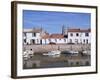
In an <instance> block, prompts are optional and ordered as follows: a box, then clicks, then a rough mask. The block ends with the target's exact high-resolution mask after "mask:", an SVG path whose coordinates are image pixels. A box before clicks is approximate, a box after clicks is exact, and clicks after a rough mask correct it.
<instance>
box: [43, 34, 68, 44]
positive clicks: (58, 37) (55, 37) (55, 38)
mask: <svg viewBox="0 0 100 80" xmlns="http://www.w3.org/2000/svg"><path fill="white" fill-rule="evenodd" d="M50 43H55V44H65V43H67V38H64V35H62V34H51V35H45V36H43V37H42V44H50Z"/></svg>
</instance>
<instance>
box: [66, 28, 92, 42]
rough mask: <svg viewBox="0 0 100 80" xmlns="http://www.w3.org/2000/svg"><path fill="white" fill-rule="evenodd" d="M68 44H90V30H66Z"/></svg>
mask: <svg viewBox="0 0 100 80" xmlns="http://www.w3.org/2000/svg"><path fill="white" fill-rule="evenodd" d="M67 36H68V43H75V44H90V43H91V30H90V29H67Z"/></svg>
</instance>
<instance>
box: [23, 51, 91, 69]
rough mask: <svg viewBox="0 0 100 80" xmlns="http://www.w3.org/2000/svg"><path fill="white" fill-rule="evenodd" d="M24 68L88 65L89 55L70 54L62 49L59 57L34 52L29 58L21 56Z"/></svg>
mask: <svg viewBox="0 0 100 80" xmlns="http://www.w3.org/2000/svg"><path fill="white" fill-rule="evenodd" d="M23 60H24V62H23V68H24V69H34V68H35V69H36V68H56V67H78V66H90V65H91V64H90V63H91V59H90V55H86V54H82V53H81V52H79V53H78V54H71V53H69V52H68V51H62V52H61V55H60V56H59V57H54V56H48V55H43V53H34V56H31V57H30V58H29V59H25V58H23Z"/></svg>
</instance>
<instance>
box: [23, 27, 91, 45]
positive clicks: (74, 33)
mask: <svg viewBox="0 0 100 80" xmlns="http://www.w3.org/2000/svg"><path fill="white" fill-rule="evenodd" d="M23 42H24V44H43V45H45V44H68V43H70V44H90V43H91V30H90V29H71V28H62V32H61V33H55V34H49V33H48V32H46V31H45V30H43V29H42V28H33V29H24V30H23Z"/></svg>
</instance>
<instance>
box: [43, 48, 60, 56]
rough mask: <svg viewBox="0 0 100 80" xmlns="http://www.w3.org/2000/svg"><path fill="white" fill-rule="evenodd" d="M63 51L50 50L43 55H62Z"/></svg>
mask: <svg viewBox="0 0 100 80" xmlns="http://www.w3.org/2000/svg"><path fill="white" fill-rule="evenodd" d="M60 54H61V51H59V50H56V51H50V52H48V53H44V54H43V55H47V56H51V57H60Z"/></svg>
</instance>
